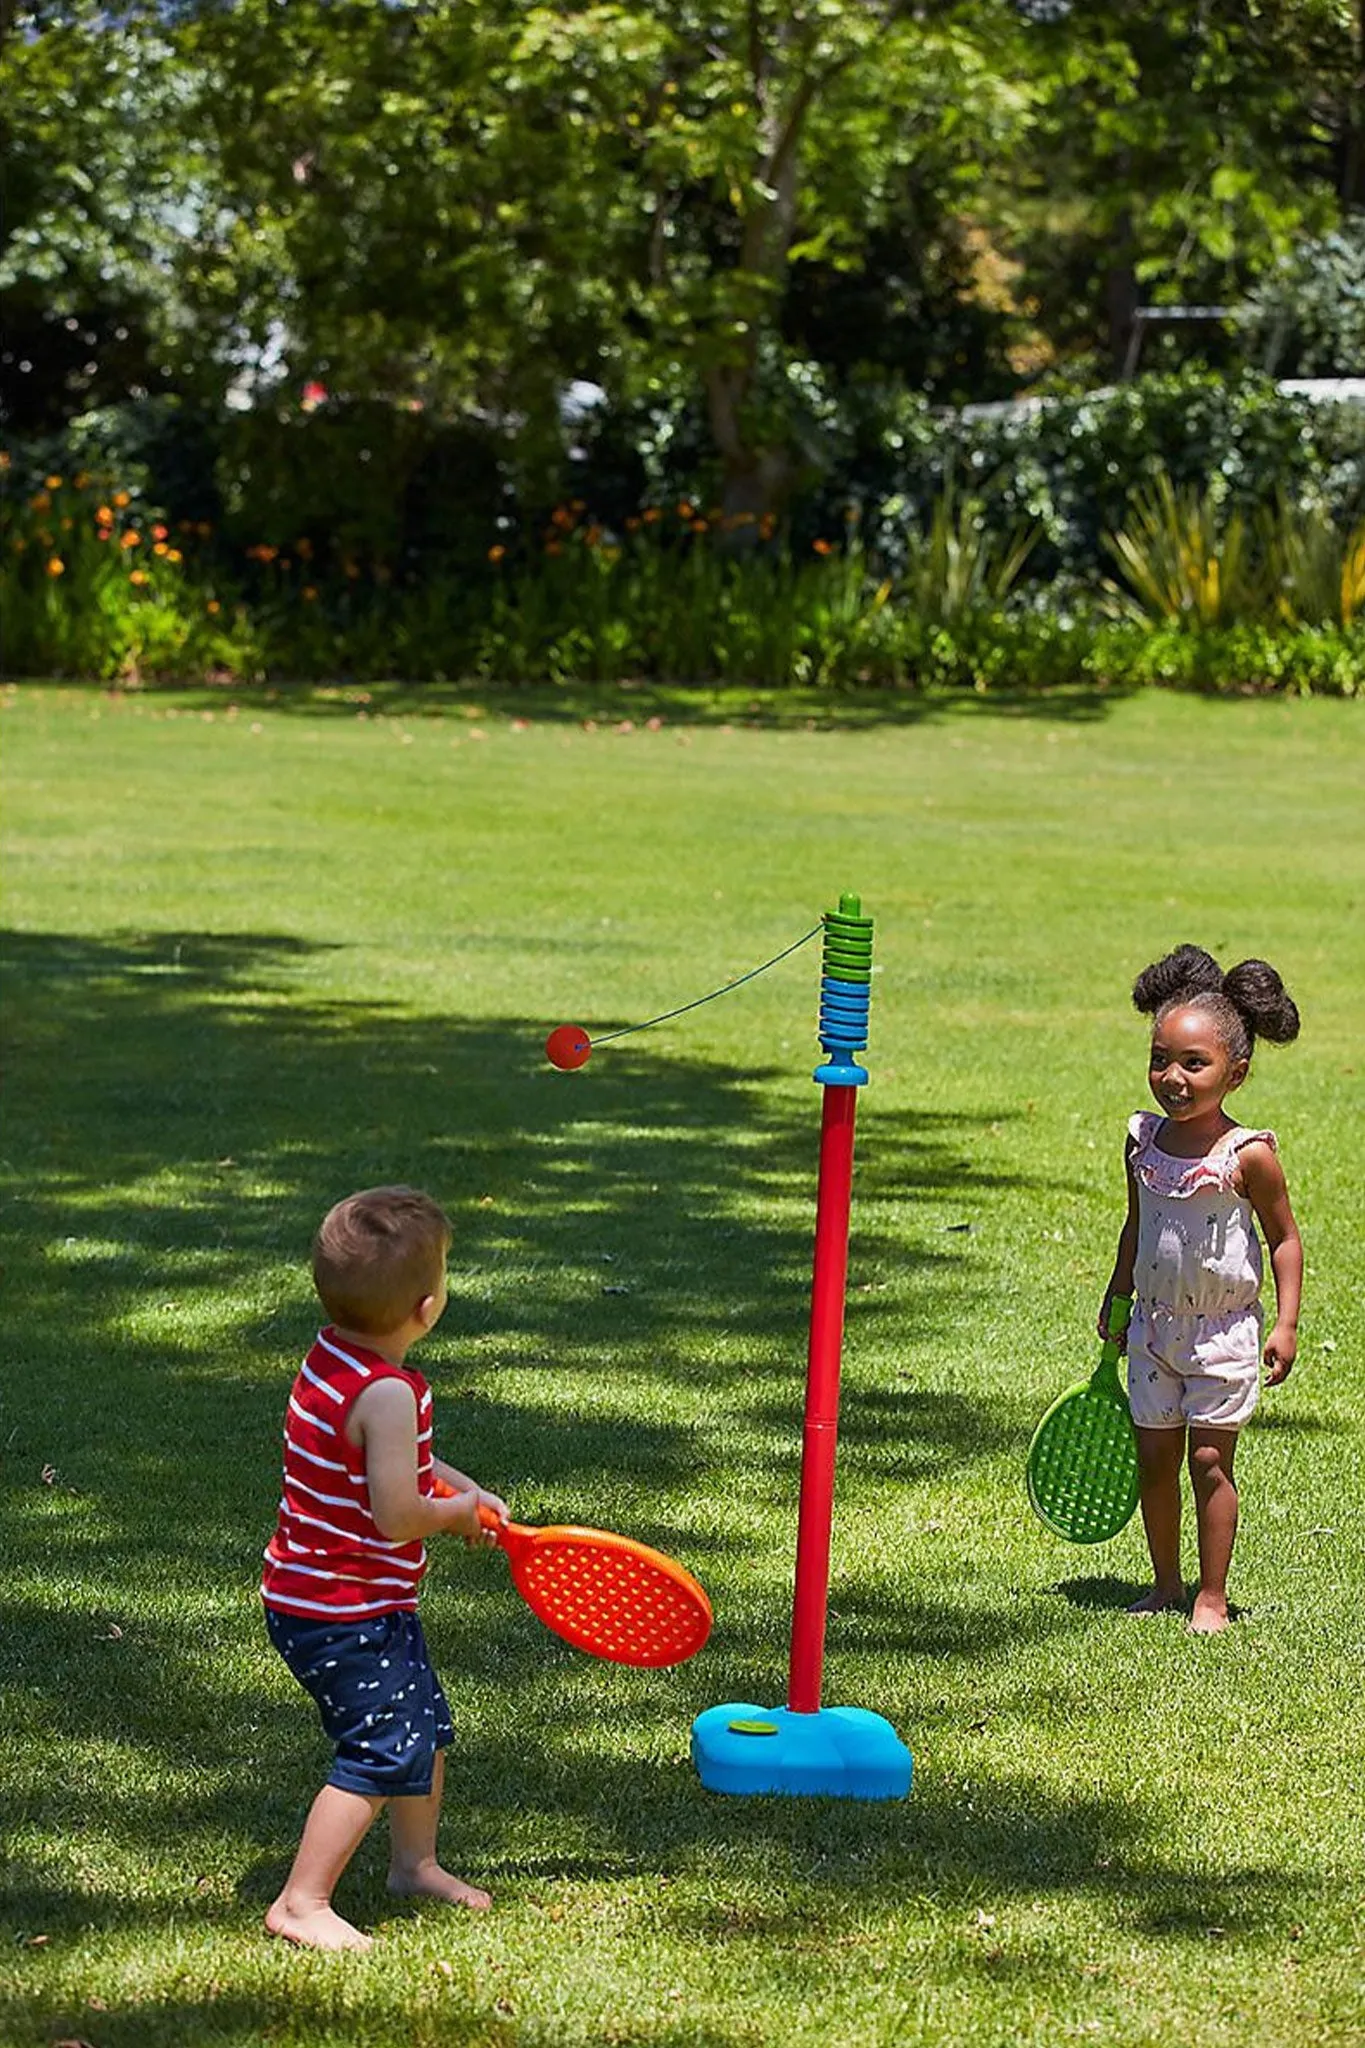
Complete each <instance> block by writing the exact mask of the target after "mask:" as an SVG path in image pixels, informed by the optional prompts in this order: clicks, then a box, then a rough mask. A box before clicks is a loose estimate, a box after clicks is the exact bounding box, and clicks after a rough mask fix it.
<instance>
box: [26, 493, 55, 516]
mask: <svg viewBox="0 0 1365 2048" xmlns="http://www.w3.org/2000/svg"><path fill="white" fill-rule="evenodd" d="M28 503H29V510H30V511H31V512H46V511H48V510H49V509H50V507H51V504H52V500H51V498H50V497H49V496H48V494H47V492H46V491H35V492H34V494H33V496H32V497H31V498H30V499H29V501H28Z"/></svg>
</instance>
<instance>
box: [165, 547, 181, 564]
mask: <svg viewBox="0 0 1365 2048" xmlns="http://www.w3.org/2000/svg"><path fill="white" fill-rule="evenodd" d="M184 559H185V557H184V556H183V555H182V554H181V552H180V550H179V548H167V550H166V560H167V561H168V562H183V561H184Z"/></svg>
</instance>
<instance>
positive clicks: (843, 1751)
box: [692, 1703, 913, 1799]
mask: <svg viewBox="0 0 1365 2048" xmlns="http://www.w3.org/2000/svg"><path fill="white" fill-rule="evenodd" d="M736 1722H738V1723H741V1724H743V1723H746V1722H747V1723H748V1724H750V1725H749V1728H748V1729H747V1730H746V1729H745V1728H744V1727H743V1726H742V1725H741V1726H739V1727H736V1726H735V1725H734V1724H735V1723H736ZM692 1761H693V1763H694V1764H695V1765H696V1767H697V1775H698V1777H699V1778H700V1779H701V1781H702V1784H703V1785H705V1787H706V1789H707V1791H708V1792H786V1793H792V1794H795V1795H797V1796H799V1797H805V1798H812V1797H816V1796H821V1795H823V1796H824V1797H826V1798H832V1799H903V1798H904V1797H905V1795H906V1793H907V1792H908V1791H909V1790H910V1778H911V1773H912V1770H913V1765H912V1763H911V1759H910V1752H909V1750H908V1749H907V1748H906V1746H905V1744H904V1743H903V1742H902V1741H901V1739H900V1737H899V1736H898V1735H897V1733H896V1731H895V1729H894V1728H893V1727H892V1726H891V1723H890V1722H889V1721H884V1720H883V1719H882V1717H881V1715H880V1714H869V1713H868V1712H867V1711H866V1709H865V1708H863V1707H822V1708H821V1709H820V1711H819V1713H817V1714H794V1713H793V1712H792V1711H791V1709H790V1707H754V1706H749V1705H745V1704H743V1703H736V1704H733V1705H730V1706H723V1707H708V1708H707V1709H706V1711H705V1713H703V1714H698V1716H697V1718H696V1720H695V1721H694V1722H693V1723H692Z"/></svg>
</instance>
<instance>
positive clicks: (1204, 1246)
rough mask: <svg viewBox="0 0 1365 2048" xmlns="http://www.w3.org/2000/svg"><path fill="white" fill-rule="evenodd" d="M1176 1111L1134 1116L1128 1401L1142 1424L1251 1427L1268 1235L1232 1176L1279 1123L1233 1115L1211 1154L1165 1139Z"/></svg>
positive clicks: (1130, 1132)
mask: <svg viewBox="0 0 1365 2048" xmlns="http://www.w3.org/2000/svg"><path fill="white" fill-rule="evenodd" d="M1165 1122H1166V1119H1165V1118H1164V1117H1162V1116H1158V1115H1157V1114H1156V1113H1155V1112H1154V1111H1152V1110H1139V1111H1138V1112H1137V1114H1136V1115H1135V1116H1134V1117H1132V1118H1130V1119H1129V1124H1128V1135H1129V1136H1130V1137H1131V1138H1132V1140H1133V1146H1134V1149H1133V1154H1132V1169H1133V1174H1134V1177H1135V1179H1136V1181H1137V1189H1138V1244H1137V1257H1136V1259H1135V1261H1134V1265H1133V1296H1134V1299H1133V1320H1132V1322H1131V1324H1130V1325H1129V1329H1128V1405H1129V1407H1130V1408H1131V1410H1132V1414H1133V1421H1134V1422H1135V1423H1136V1424H1137V1425H1138V1427H1139V1428H1140V1429H1180V1428H1183V1427H1184V1426H1185V1425H1186V1424H1187V1423H1193V1424H1195V1425H1196V1426H1198V1427H1203V1428H1206V1429H1240V1428H1241V1427H1242V1424H1243V1423H1244V1422H1246V1420H1247V1419H1248V1417H1249V1416H1250V1414H1251V1411H1252V1409H1253V1408H1254V1407H1255V1406H1256V1401H1257V1398H1258V1396H1259V1393H1260V1383H1261V1372H1260V1366H1261V1304H1260V1294H1261V1244H1260V1239H1259V1238H1258V1237H1257V1235H1256V1224H1255V1218H1254V1216H1253V1214H1252V1208H1251V1204H1250V1202H1249V1201H1248V1200H1247V1198H1246V1196H1245V1195H1240V1194H1238V1192H1237V1190H1236V1189H1235V1188H1234V1186H1233V1185H1232V1176H1233V1174H1234V1173H1235V1171H1236V1169H1237V1155H1238V1153H1239V1152H1240V1151H1241V1150H1242V1148H1243V1146H1245V1145H1249V1144H1251V1143H1252V1141H1253V1140H1254V1139H1259V1140H1260V1141H1261V1142H1262V1143H1264V1144H1267V1145H1270V1146H1272V1147H1273V1146H1274V1144H1275V1135H1274V1132H1273V1131H1251V1130H1246V1129H1244V1128H1243V1127H1242V1126H1241V1125H1240V1124H1234V1126H1233V1128H1232V1129H1231V1130H1230V1131H1225V1132H1224V1134H1223V1136H1222V1137H1221V1138H1220V1139H1219V1140H1218V1142H1217V1143H1216V1144H1215V1145H1214V1146H1213V1148H1212V1150H1211V1151H1209V1152H1206V1153H1205V1154H1204V1156H1203V1158H1202V1159H1177V1158H1175V1157H1174V1156H1173V1155H1172V1154H1171V1153H1169V1152H1162V1151H1161V1150H1159V1149H1158V1146H1157V1142H1156V1140H1157V1134H1158V1133H1159V1132H1160V1131H1161V1130H1162V1129H1163V1128H1164V1126H1165Z"/></svg>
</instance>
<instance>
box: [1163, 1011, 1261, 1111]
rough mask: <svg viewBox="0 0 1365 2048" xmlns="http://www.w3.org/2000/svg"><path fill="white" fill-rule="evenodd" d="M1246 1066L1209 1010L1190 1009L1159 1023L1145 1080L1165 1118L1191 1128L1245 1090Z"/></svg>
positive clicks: (1169, 1016) (1173, 1014) (1178, 1012)
mask: <svg viewBox="0 0 1365 2048" xmlns="http://www.w3.org/2000/svg"><path fill="white" fill-rule="evenodd" d="M1247 1066H1248V1062H1247V1061H1246V1060H1234V1059H1233V1058H1232V1056H1231V1055H1230V1053H1229V1052H1228V1049H1227V1047H1226V1046H1225V1045H1224V1043H1223V1041H1222V1039H1221V1038H1220V1036H1219V1034H1218V1027H1217V1025H1216V1024H1215V1022H1214V1020H1213V1018H1212V1017H1211V1016H1210V1014H1209V1012H1208V1011H1207V1010H1201V1009H1199V1008H1197V1007H1195V1006H1194V1005H1190V1006H1189V1007H1188V1008H1182V1009H1175V1010H1168V1011H1167V1012H1166V1014H1165V1016H1164V1017H1162V1018H1160V1019H1159V1020H1158V1023H1157V1026H1156V1029H1155V1030H1154V1031H1153V1033H1152V1056H1151V1059H1150V1061H1149V1062H1148V1068H1147V1079H1148V1081H1149V1082H1150V1083H1151V1089H1152V1093H1153V1095H1155V1097H1156V1099H1157V1101H1158V1102H1159V1103H1160V1104H1161V1107H1162V1109H1163V1110H1164V1111H1165V1113H1166V1115H1167V1116H1168V1117H1170V1118H1171V1119H1172V1121H1173V1122H1175V1123H1180V1124H1187V1123H1193V1122H1194V1121H1195V1120H1196V1119H1197V1118H1199V1117H1201V1116H1210V1115H1212V1114H1213V1113H1214V1112H1216V1111H1217V1109H1218V1107H1219V1104H1220V1103H1221V1102H1222V1100H1223V1097H1224V1096H1225V1095H1230V1094H1231V1093H1232V1091H1233V1089H1234V1088H1240V1087H1241V1085H1242V1083H1243V1081H1245V1079H1246V1076H1247Z"/></svg>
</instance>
